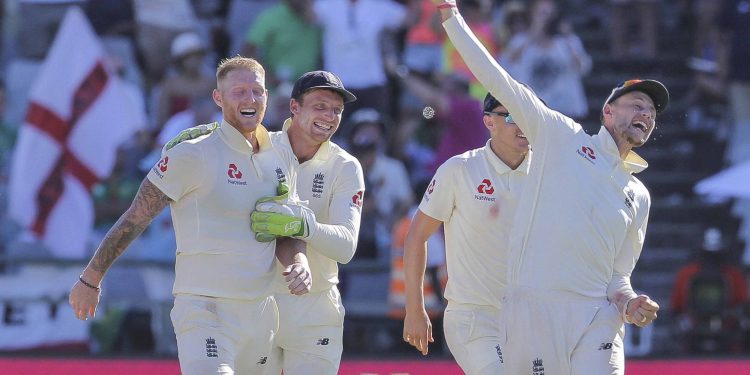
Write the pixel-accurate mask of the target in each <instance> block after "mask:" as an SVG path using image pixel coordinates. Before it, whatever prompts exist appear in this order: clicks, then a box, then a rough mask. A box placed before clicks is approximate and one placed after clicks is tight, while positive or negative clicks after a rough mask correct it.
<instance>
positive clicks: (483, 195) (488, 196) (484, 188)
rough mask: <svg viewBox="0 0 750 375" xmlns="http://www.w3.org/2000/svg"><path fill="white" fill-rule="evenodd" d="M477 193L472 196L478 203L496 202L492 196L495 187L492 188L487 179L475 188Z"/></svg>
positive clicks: (490, 182)
mask: <svg viewBox="0 0 750 375" xmlns="http://www.w3.org/2000/svg"><path fill="white" fill-rule="evenodd" d="M477 193H478V194H474V199H476V200H478V201H485V202H494V201H495V200H496V198H495V197H493V196H492V195H493V194H495V187H494V186H492V181H490V179H489V178H485V179H483V180H482V182H481V183H480V184H479V186H477Z"/></svg>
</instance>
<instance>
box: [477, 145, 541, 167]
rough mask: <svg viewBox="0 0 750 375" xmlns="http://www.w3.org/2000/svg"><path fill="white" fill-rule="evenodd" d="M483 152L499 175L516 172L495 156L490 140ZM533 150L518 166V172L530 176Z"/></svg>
mask: <svg viewBox="0 0 750 375" xmlns="http://www.w3.org/2000/svg"><path fill="white" fill-rule="evenodd" d="M482 152H483V153H484V156H485V158H486V159H487V162H489V163H490V165H491V166H492V168H493V169H494V170H495V171H496V172H497V173H498V174H504V173H508V172H512V171H514V169H511V168H510V167H509V166H508V165H507V164H505V162H503V161H502V160H501V159H500V158H499V157H498V156H497V155H495V152H494V151H492V147H490V141H489V140H488V141H487V143H486V144H485V145H484V147H482ZM531 157H532V155H531V150H529V152H528V153H527V154H526V157H525V158H523V161H522V162H521V164H519V165H518V168H516V169H515V170H516V171H519V172H523V173H524V174H529V167H530V166H531Z"/></svg>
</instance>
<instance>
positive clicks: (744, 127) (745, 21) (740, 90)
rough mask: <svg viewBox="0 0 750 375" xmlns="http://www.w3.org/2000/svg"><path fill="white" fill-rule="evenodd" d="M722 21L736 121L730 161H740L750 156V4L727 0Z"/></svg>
mask: <svg viewBox="0 0 750 375" xmlns="http://www.w3.org/2000/svg"><path fill="white" fill-rule="evenodd" d="M720 17H721V18H720V21H719V25H721V31H722V32H723V33H724V38H726V40H727V43H728V45H729V58H728V60H729V61H728V64H729V65H728V70H729V75H728V81H729V105H730V107H731V110H732V117H733V121H734V129H733V134H732V135H731V137H730V140H731V142H730V144H729V145H728V150H727V153H728V161H729V162H730V164H736V163H738V162H740V161H743V160H747V159H750V106H748V105H747V103H750V71H749V70H748V69H747V62H748V61H750V43H748V38H747V36H748V35H750V4H748V2H747V1H744V0H729V1H725V2H724V8H723V9H722V13H721V16H720Z"/></svg>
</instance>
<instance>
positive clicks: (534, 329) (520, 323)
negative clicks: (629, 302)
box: [501, 286, 625, 375]
mask: <svg viewBox="0 0 750 375" xmlns="http://www.w3.org/2000/svg"><path fill="white" fill-rule="evenodd" d="M501 330H502V331H503V332H504V333H503V335H504V336H505V340H504V345H503V346H502V350H503V354H505V366H506V372H505V374H508V375H511V374H534V375H537V374H547V375H558V374H561V375H568V374H570V375H607V374H612V375H623V374H624V373H625V355H624V351H623V335H624V327H623V321H622V317H621V316H620V313H619V312H618V311H617V308H616V307H615V305H613V304H611V303H609V301H607V299H606V298H589V297H583V296H581V295H578V294H574V293H570V292H563V291H540V290H534V289H530V288H524V287H517V286H516V287H509V288H508V291H507V293H506V295H505V298H504V299H503V314H502V316H501Z"/></svg>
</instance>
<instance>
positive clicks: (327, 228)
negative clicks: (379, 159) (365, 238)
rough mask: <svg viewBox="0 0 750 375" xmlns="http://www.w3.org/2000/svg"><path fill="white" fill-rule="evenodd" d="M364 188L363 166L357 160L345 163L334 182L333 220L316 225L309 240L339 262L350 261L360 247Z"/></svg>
mask: <svg viewBox="0 0 750 375" xmlns="http://www.w3.org/2000/svg"><path fill="white" fill-rule="evenodd" d="M364 191H365V179H364V174H363V173H362V166H361V165H360V164H359V162H358V161H356V160H351V161H347V162H345V163H344V165H343V167H342V168H341V170H340V171H339V173H338V176H337V178H336V180H335V182H334V187H333V194H332V195H331V202H330V207H329V209H328V210H329V212H328V218H329V219H328V221H329V222H328V223H320V222H319V223H316V224H314V225H313V226H312V230H311V231H310V235H309V237H308V238H307V243H308V244H310V245H311V246H312V247H313V248H315V250H316V251H318V252H319V253H321V254H323V255H325V256H326V257H328V258H330V259H332V260H335V261H336V262H339V263H342V264H345V263H348V262H349V261H350V260H351V259H352V257H354V251H355V249H356V248H357V238H358V237H359V224H360V221H361V217H362V200H363V198H364Z"/></svg>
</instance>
